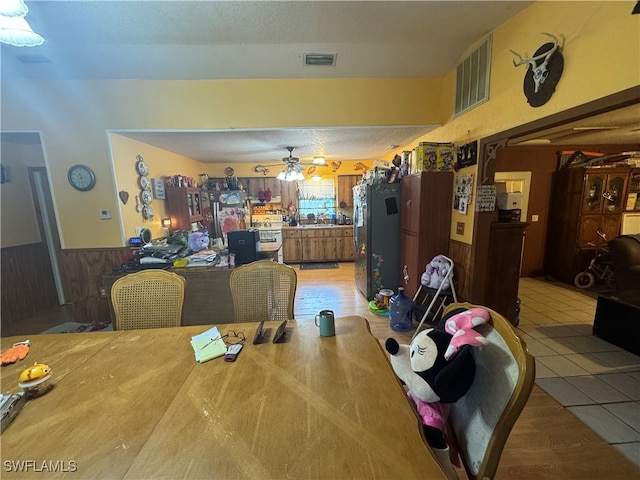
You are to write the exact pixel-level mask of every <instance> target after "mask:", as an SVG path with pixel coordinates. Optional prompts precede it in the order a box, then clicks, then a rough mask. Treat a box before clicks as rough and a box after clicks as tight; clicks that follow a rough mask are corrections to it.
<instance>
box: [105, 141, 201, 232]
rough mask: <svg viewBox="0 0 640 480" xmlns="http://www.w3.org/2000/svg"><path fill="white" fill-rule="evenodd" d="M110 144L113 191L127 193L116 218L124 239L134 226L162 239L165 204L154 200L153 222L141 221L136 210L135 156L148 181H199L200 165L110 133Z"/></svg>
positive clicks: (137, 180) (132, 230) (137, 178)
mask: <svg viewBox="0 0 640 480" xmlns="http://www.w3.org/2000/svg"><path fill="white" fill-rule="evenodd" d="M109 140H110V142H111V152H112V156H113V164H114V171H115V179H116V188H117V191H118V192H120V191H121V190H124V191H126V192H129V200H128V201H127V203H126V204H124V203H122V201H121V200H120V201H119V202H118V205H119V212H118V213H119V215H120V217H121V219H122V225H123V228H122V230H123V232H124V237H125V238H124V240H127V239H128V238H130V237H132V236H135V235H136V227H144V228H148V229H149V230H151V236H152V238H158V237H163V236H164V232H163V230H162V224H161V220H162V219H163V218H165V217H166V216H167V215H166V214H165V212H166V208H165V203H166V202H165V201H164V200H160V199H155V198H154V199H153V200H152V202H151V205H150V206H151V208H152V209H153V220H151V221H149V220H147V221H144V220H143V217H142V214H141V213H139V212H138V211H137V210H136V198H135V197H136V195H138V196H139V195H140V193H141V189H140V183H139V178H140V177H139V175H138V172H137V170H136V168H135V167H136V163H137V156H138V155H140V156H141V157H142V159H143V160H144V162H145V163H146V164H147V166H148V167H149V175H148V177H149V178H159V179H162V177H164V176H171V175H177V174H181V175H185V176H189V177H193V178H196V179H197V178H198V175H199V174H200V173H202V172H203V166H202V164H201V163H200V162H197V161H195V160H192V159H190V158H187V157H184V156H182V155H177V154H175V153H173V152H169V151H167V150H163V149H161V148H157V147H154V146H153V145H149V144H146V143H142V142H139V141H137V140H132V139H130V138H127V137H124V136H122V135H118V134H115V133H112V134H110V135H109Z"/></svg>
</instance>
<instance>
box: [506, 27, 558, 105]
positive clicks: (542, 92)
mask: <svg viewBox="0 0 640 480" xmlns="http://www.w3.org/2000/svg"><path fill="white" fill-rule="evenodd" d="M543 35H546V36H547V37H549V38H551V39H552V40H553V42H550V43H545V44H544V45H542V46H541V47H540V48H539V49H538V50H536V52H535V53H534V54H533V57H530V58H522V56H520V54H518V53H517V52H514V51H513V50H509V51H510V52H511V53H513V54H514V55H515V56H516V57H517V61H516V59H514V60H513V65H514V66H516V67H519V66H520V65H524V64H527V63H528V64H529V69H528V70H527V73H526V74H525V76H524V84H523V90H524V95H525V96H526V97H527V101H528V102H529V105H531V106H532V107H540V106H541V105H544V104H545V103H547V102H548V101H549V99H550V98H551V95H553V92H555V91H556V85H557V84H558V81H560V77H561V76H562V70H563V69H564V58H563V57H562V52H561V50H562V48H561V47H560V45H558V39H557V38H556V37H555V35H551V34H550V33H543Z"/></svg>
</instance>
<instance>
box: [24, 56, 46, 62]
mask: <svg viewBox="0 0 640 480" xmlns="http://www.w3.org/2000/svg"><path fill="white" fill-rule="evenodd" d="M18 60H20V61H21V62H22V63H51V60H49V59H48V58H47V57H44V56H42V55H20V56H18Z"/></svg>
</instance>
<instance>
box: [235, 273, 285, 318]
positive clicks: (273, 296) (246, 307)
mask: <svg viewBox="0 0 640 480" xmlns="http://www.w3.org/2000/svg"><path fill="white" fill-rule="evenodd" d="M229 282H230V287H231V296H232V297H233V309H234V311H235V321H236V322H259V321H261V320H267V321H269V320H292V319H293V301H294V298H295V295H296V286H297V283H298V277H297V275H296V271H295V270H294V269H293V267H290V266H289V265H284V264H282V263H276V262H274V261H271V260H258V261H257V262H251V263H247V264H246V265H242V266H241V267H238V268H236V269H234V270H233V272H231V277H230V279H229Z"/></svg>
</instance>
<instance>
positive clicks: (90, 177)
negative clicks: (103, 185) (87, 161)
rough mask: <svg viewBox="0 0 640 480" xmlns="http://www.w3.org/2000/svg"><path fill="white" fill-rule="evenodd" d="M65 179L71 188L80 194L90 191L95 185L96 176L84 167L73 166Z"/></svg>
mask: <svg viewBox="0 0 640 480" xmlns="http://www.w3.org/2000/svg"><path fill="white" fill-rule="evenodd" d="M67 179H68V180H69V183H70V184H71V186H72V187H73V188H75V189H76V190H80V191H81V192H87V191H89V190H91V189H92V188H93V187H94V186H95V184H96V176H95V174H94V173H93V170H91V169H90V168H89V167H87V166H86V165H74V166H73V167H71V168H70V169H69V172H68V173H67Z"/></svg>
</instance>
